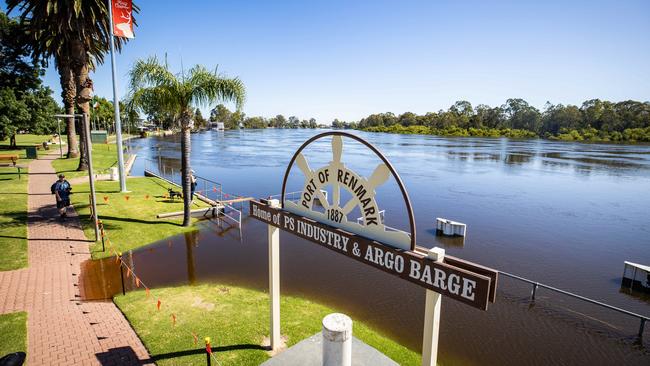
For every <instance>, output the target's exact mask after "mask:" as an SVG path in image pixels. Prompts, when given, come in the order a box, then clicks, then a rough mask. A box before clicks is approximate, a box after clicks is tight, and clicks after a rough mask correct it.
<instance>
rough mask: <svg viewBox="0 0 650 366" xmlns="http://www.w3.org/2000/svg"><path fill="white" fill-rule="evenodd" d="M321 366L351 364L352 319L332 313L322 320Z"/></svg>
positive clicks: (348, 365) (345, 365)
mask: <svg viewBox="0 0 650 366" xmlns="http://www.w3.org/2000/svg"><path fill="white" fill-rule="evenodd" d="M322 334H323V366H350V365H351V364H352V319H350V317H349V316H347V315H345V314H340V313H334V314H329V315H327V316H325V318H323V331H322Z"/></svg>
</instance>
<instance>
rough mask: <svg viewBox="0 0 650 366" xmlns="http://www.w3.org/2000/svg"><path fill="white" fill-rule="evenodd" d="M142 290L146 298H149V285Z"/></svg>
mask: <svg viewBox="0 0 650 366" xmlns="http://www.w3.org/2000/svg"><path fill="white" fill-rule="evenodd" d="M144 292H145V293H146V294H147V299H148V298H149V287H146V288H145V289H144Z"/></svg>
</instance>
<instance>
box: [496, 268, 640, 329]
mask: <svg viewBox="0 0 650 366" xmlns="http://www.w3.org/2000/svg"><path fill="white" fill-rule="evenodd" d="M499 274H500V275H504V276H506V277H510V278H513V279H515V280H518V281H522V282H526V283H528V284H531V285H533V288H532V290H531V294H530V298H531V300H535V296H536V295H537V289H538V288H539V287H541V288H545V289H547V290H551V291H554V292H557V293H560V294H563V295H566V296H569V297H573V298H574V299H578V300H582V301H586V302H588V303H590V304H594V305H598V306H601V307H603V308H606V309H610V310H614V311H617V312H619V313H621V314H625V315H629V316H632V317H635V318H638V319H639V321H640V324H639V333H638V337H639V338H641V337H642V336H643V331H644V328H645V323H646V321H648V320H650V317H648V316H645V315H641V314H637V313H633V312H631V311H629V310H625V309H621V308H618V307H616V306H612V305H609V304H605V303H604V302H600V301H597V300H594V299H590V298H588V297H584V296H580V295H577V294H574V293H572V292H569V291H565V290H561V289H559V288H555V287H553V286H549V285H545V284H543V283H539V282H537V281H533V280H529V279H527V278H524V277H520V276H517V275H513V274H511V273H508V272H503V271H499Z"/></svg>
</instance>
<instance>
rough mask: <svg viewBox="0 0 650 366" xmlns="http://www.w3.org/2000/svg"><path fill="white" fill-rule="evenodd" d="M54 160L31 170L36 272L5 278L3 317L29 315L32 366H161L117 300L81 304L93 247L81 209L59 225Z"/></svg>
mask: <svg viewBox="0 0 650 366" xmlns="http://www.w3.org/2000/svg"><path fill="white" fill-rule="evenodd" d="M54 159H56V157H55V155H46V156H42V157H39V159H37V160H33V161H32V162H31V163H30V164H29V188H28V194H29V197H28V233H27V238H28V253H29V266H28V268H24V269H20V270H15V271H6V272H0V314H4V313H11V312H16V311H26V312H27V334H28V337H27V338H28V339H27V365H104V366H106V365H143V364H153V361H152V360H151V359H150V357H149V354H148V352H147V350H146V349H145V347H144V345H143V344H142V342H141V341H140V339H139V338H138V336H137V335H136V334H135V332H134V331H133V329H132V328H131V326H130V325H129V323H128V322H127V320H126V319H125V318H124V315H123V314H122V313H121V312H120V311H119V309H118V308H117V307H116V306H115V305H114V304H113V302H112V301H98V302H82V301H81V300H80V294H79V288H78V283H79V279H78V276H79V273H80V264H81V263H82V262H83V261H85V260H87V259H90V253H89V250H88V244H89V242H88V240H87V239H86V237H85V235H84V233H83V230H82V229H81V223H80V222H79V218H78V215H77V213H76V212H75V211H74V210H68V218H67V219H66V221H61V220H60V219H59V215H58V213H57V210H56V205H55V200H54V196H52V194H51V192H50V186H51V185H52V183H53V182H54V181H55V180H56V175H55V171H54V169H53V168H52V161H53V160H54ZM73 188H74V186H73ZM73 192H74V190H73Z"/></svg>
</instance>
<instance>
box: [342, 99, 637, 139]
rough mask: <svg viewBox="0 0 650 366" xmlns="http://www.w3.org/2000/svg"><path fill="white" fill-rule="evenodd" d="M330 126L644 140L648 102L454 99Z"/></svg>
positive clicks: (420, 132)
mask: <svg viewBox="0 0 650 366" xmlns="http://www.w3.org/2000/svg"><path fill="white" fill-rule="evenodd" d="M332 127H335V128H353V129H360V130H365V131H372V132H392V133H405V134H432V135H441V136H483V137H511V138H531V137H542V138H548V139H557V140H566V141H613V142H618V141H629V142H636V141H639V142H650V102H638V101H634V100H626V101H622V102H618V103H614V102H610V101H606V100H600V99H592V100H588V101H585V102H584V103H582V105H581V106H580V107H578V106H575V105H563V104H555V105H554V104H551V103H549V102H547V103H546V105H545V107H544V110H543V111H540V110H538V109H537V108H535V107H533V106H531V105H530V104H528V102H526V101H525V100H523V99H508V100H507V101H506V103H505V104H503V105H501V106H496V107H490V106H487V105H484V104H480V105H478V106H476V107H475V108H473V107H472V105H471V103H470V102H468V101H458V102H456V103H454V104H453V105H452V106H451V107H450V108H449V109H448V110H446V111H444V110H440V111H438V112H430V113H426V114H424V115H417V114H415V113H411V112H406V113H403V114H401V115H395V114H393V113H390V112H388V113H379V114H372V115H370V116H368V117H366V118H363V119H361V120H360V121H358V122H341V121H338V120H334V122H333V123H332Z"/></svg>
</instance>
